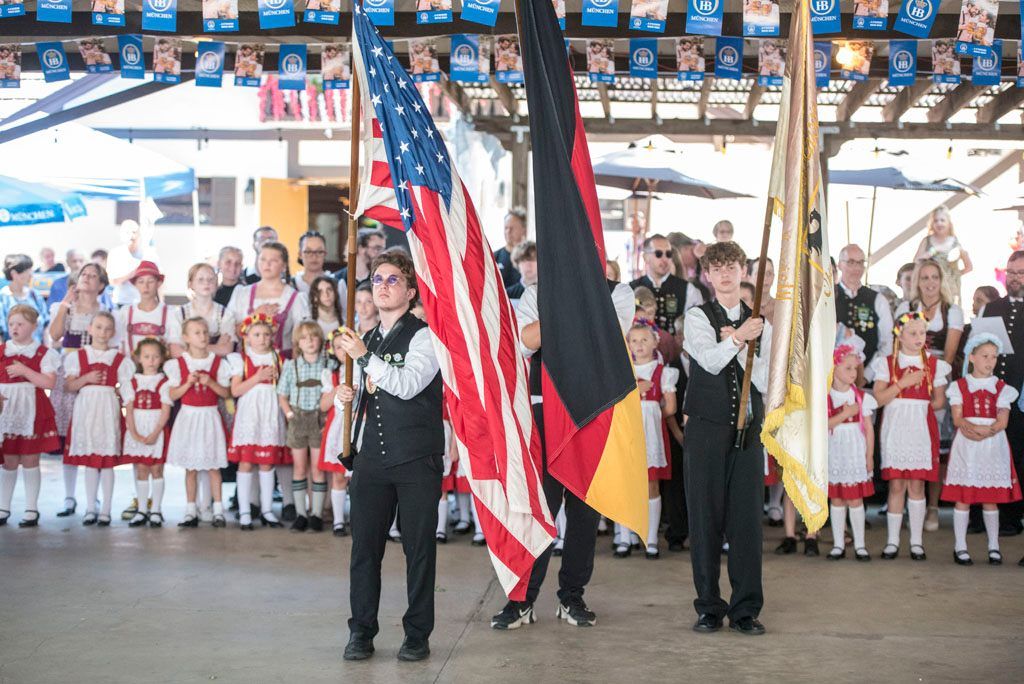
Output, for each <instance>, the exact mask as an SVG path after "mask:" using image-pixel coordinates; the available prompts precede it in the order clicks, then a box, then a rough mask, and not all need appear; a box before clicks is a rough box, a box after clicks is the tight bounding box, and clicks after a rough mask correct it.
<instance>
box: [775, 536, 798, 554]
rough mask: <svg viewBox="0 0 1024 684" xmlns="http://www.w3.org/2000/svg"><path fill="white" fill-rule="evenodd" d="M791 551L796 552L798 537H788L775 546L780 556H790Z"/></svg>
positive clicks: (776, 552)
mask: <svg viewBox="0 0 1024 684" xmlns="http://www.w3.org/2000/svg"><path fill="white" fill-rule="evenodd" d="M791 553H796V537H786V538H785V539H783V540H782V543H781V544H779V545H778V546H776V547H775V554H776V555H778V556H788V555H789V554H791Z"/></svg>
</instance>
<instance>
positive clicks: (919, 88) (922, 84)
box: [882, 79, 932, 123]
mask: <svg viewBox="0 0 1024 684" xmlns="http://www.w3.org/2000/svg"><path fill="white" fill-rule="evenodd" d="M931 89H932V82H931V81H930V80H928V79H918V80H917V81H915V82H914V83H913V84H912V85H908V86H906V87H905V88H903V90H901V91H900V92H898V93H896V97H894V98H893V99H892V100H891V101H890V102H889V104H887V105H885V107H883V108H882V118H884V119H885V121H886V122H887V123H895V122H897V121H899V120H900V117H902V116H903V115H904V114H906V113H907V112H908V111H909V110H910V108H911V107H913V106H914V105H915V104H917V101H918V100H920V99H921V98H922V97H924V96H925V95H927V94H928V92H929V91H930V90H931Z"/></svg>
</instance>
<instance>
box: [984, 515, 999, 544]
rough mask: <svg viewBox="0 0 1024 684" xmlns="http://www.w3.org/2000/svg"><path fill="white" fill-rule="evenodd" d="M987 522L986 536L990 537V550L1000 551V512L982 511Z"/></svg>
mask: <svg viewBox="0 0 1024 684" xmlns="http://www.w3.org/2000/svg"><path fill="white" fill-rule="evenodd" d="M981 516H982V518H984V520H985V535H986V536H987V537H988V550H989V551H998V550H999V511H982V512H981Z"/></svg>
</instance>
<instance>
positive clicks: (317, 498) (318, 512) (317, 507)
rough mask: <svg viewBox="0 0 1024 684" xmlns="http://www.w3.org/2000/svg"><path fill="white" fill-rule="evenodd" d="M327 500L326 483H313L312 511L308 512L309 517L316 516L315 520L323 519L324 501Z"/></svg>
mask: <svg viewBox="0 0 1024 684" xmlns="http://www.w3.org/2000/svg"><path fill="white" fill-rule="evenodd" d="M326 498H327V483H326V482H314V483H313V509H312V510H311V511H310V512H309V514H310V515H312V516H316V517H317V518H322V517H324V499H326Z"/></svg>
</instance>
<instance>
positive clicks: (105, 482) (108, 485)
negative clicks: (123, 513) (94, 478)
mask: <svg viewBox="0 0 1024 684" xmlns="http://www.w3.org/2000/svg"><path fill="white" fill-rule="evenodd" d="M100 486H101V487H102V488H103V506H102V507H101V508H100V513H102V514H103V515H110V507H111V506H112V505H113V503H114V469H113V468H104V469H103V470H101V471H100ZM144 503H145V502H142V501H140V502H139V505H140V506H142V505H143V504H144Z"/></svg>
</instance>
